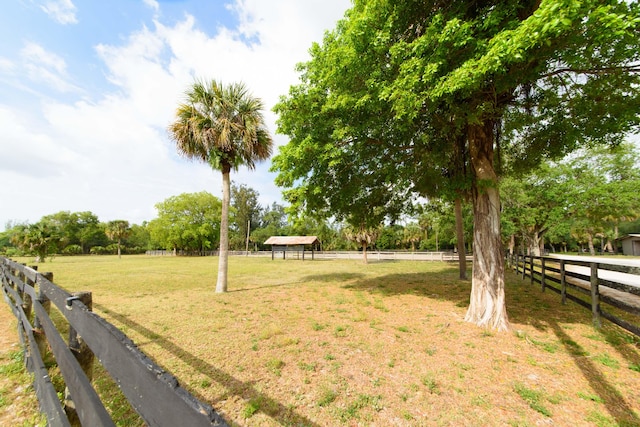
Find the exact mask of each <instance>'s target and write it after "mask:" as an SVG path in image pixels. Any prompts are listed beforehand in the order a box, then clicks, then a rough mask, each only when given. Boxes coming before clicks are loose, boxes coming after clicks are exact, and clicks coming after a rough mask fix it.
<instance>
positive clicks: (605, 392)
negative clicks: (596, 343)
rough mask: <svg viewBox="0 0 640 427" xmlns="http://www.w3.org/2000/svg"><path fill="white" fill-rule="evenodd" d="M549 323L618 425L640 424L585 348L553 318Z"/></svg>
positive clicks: (638, 419)
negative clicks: (587, 354)
mask: <svg viewBox="0 0 640 427" xmlns="http://www.w3.org/2000/svg"><path fill="white" fill-rule="evenodd" d="M547 323H548V325H549V327H550V328H551V330H553V332H554V333H555V335H556V336H557V337H558V340H559V341H560V342H561V343H562V345H563V346H564V347H565V349H566V350H567V353H569V354H571V356H572V357H573V360H574V363H575V364H576V366H577V367H578V368H579V369H580V371H582V374H583V376H584V377H585V378H586V379H587V381H588V382H589V384H590V385H591V388H592V389H593V391H594V392H595V393H597V394H598V396H599V397H600V399H602V402H603V405H604V406H605V407H606V408H607V411H608V412H609V414H610V415H611V416H612V417H613V418H614V419H615V421H616V425H621V426H622V425H634V426H635V425H640V418H639V417H638V415H636V413H635V412H633V410H632V408H631V407H629V405H628V404H627V402H626V400H625V399H624V397H623V396H622V395H621V394H620V392H619V391H618V390H617V389H616V388H615V387H614V386H613V385H612V384H611V383H610V382H609V381H607V378H606V377H605V376H604V375H603V373H602V372H600V371H599V370H598V367H597V366H596V365H595V364H594V363H593V362H592V361H591V359H589V358H588V357H585V356H584V354H585V350H584V349H583V348H582V347H581V346H580V345H579V344H577V343H576V342H575V341H573V340H572V339H571V337H570V336H569V335H567V333H566V332H565V331H564V330H563V329H562V327H561V326H560V325H559V324H558V323H556V322H554V321H552V320H548V321H547Z"/></svg>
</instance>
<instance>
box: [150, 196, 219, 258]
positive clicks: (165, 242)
mask: <svg viewBox="0 0 640 427" xmlns="http://www.w3.org/2000/svg"><path fill="white" fill-rule="evenodd" d="M156 209H157V210H158V217H157V218H156V219H154V220H152V221H151V222H149V226H148V229H149V232H150V235H151V238H152V240H153V241H154V242H155V243H156V244H157V245H159V246H161V247H164V248H165V249H168V250H172V249H177V250H185V251H191V252H197V251H204V250H207V249H211V248H213V247H215V246H216V244H217V242H218V241H219V238H220V214H221V209H222V203H221V202H220V199H218V198H217V197H215V196H213V195H211V194H210V193H208V192H206V191H202V192H199V193H183V194H180V195H178V196H172V197H169V198H168V199H166V200H164V201H163V202H160V203H157V204H156Z"/></svg>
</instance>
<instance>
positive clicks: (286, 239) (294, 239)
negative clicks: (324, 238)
mask: <svg viewBox="0 0 640 427" xmlns="http://www.w3.org/2000/svg"><path fill="white" fill-rule="evenodd" d="M318 242H319V240H318V237H317V236H271V237H269V238H268V239H267V240H266V241H265V242H264V244H265V245H313V244H314V243H318Z"/></svg>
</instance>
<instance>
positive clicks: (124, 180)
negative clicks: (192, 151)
mask: <svg viewBox="0 0 640 427" xmlns="http://www.w3.org/2000/svg"><path fill="white" fill-rule="evenodd" d="M349 6H350V0H269V1H265V0H165V1H156V0H109V1H104V2H103V1H95V0H10V1H9V2H6V4H3V10H2V14H0V129H2V132H1V134H0V152H1V154H0V199H1V200H2V203H1V204H0V230H3V229H4V227H5V225H6V224H7V222H8V221H17V222H24V221H27V222H31V223H33V222H37V221H38V220H39V219H40V218H41V217H42V216H44V215H48V214H52V213H56V212H58V211H61V210H68V211H72V212H78V211H91V212H93V213H94V214H96V215H98V217H99V218H100V220H102V221H109V220H113V219H126V220H128V221H130V222H131V223H137V224H140V223H141V222H142V221H144V220H150V219H153V218H154V217H155V215H156V211H155V208H154V205H155V204H156V203H158V202H161V201H163V200H165V199H166V198H168V197H170V196H174V195H178V194H181V193H187V192H197V191H209V192H210V193H212V194H214V195H216V196H218V197H220V195H221V178H220V176H219V175H220V174H219V172H216V171H212V170H211V169H210V168H209V167H208V166H206V165H203V164H198V163H193V162H189V161H186V160H184V159H182V158H180V157H179V156H178V155H177V154H176V151H175V148H174V147H173V145H172V143H171V142H170V141H169V139H168V137H167V132H166V127H167V125H168V124H169V123H170V122H171V120H172V117H173V113H174V110H175V107H176V106H177V104H178V102H179V101H181V100H182V94H183V93H184V91H185V90H186V88H187V87H188V86H189V84H191V83H192V82H193V79H194V77H198V78H216V79H219V80H222V81H224V82H233V81H239V80H241V81H244V82H245V83H246V84H247V86H248V87H249V88H250V89H251V90H252V92H253V94H254V95H255V96H258V97H260V98H262V99H263V101H264V102H265V105H266V108H267V111H266V112H265V116H266V119H267V122H268V125H269V128H270V130H271V132H272V134H275V115H274V114H273V113H272V112H271V111H270V110H271V108H272V107H273V105H274V104H275V103H276V102H277V100H278V97H279V96H280V95H283V94H286V93H287V91H288V89H289V86H290V85H292V84H296V82H297V78H298V76H297V74H296V72H295V70H294V66H295V64H296V63H298V62H301V61H305V60H307V59H308V53H307V52H308V49H309V47H310V46H311V43H312V42H313V41H321V39H322V35H323V33H324V31H325V30H329V29H332V28H334V26H335V23H336V21H337V20H338V19H340V18H342V17H343V15H344V12H345V11H346V9H347V8H348V7H349ZM274 136H275V141H276V144H277V145H281V144H284V143H286V138H285V137H283V136H281V135H274ZM269 166H270V162H265V163H264V164H262V165H259V167H258V168H257V170H255V171H252V172H249V171H247V170H246V169H241V170H240V171H238V172H237V173H235V174H234V173H232V180H233V181H234V182H237V183H244V184H246V185H248V186H250V187H252V188H254V189H255V190H257V191H258V192H259V193H260V195H261V197H260V201H261V203H262V204H264V205H266V204H271V203H272V202H274V201H275V202H278V203H281V202H282V201H281V197H280V189H278V188H277V187H275V185H274V184H273V179H274V175H273V174H271V173H269V172H268V169H269Z"/></svg>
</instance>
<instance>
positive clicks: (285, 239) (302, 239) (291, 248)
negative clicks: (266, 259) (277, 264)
mask: <svg viewBox="0 0 640 427" xmlns="http://www.w3.org/2000/svg"><path fill="white" fill-rule="evenodd" d="M319 243H320V241H319V240H318V237H316V236H271V237H269V238H268V239H267V240H266V241H265V242H264V244H265V245H271V259H274V255H275V253H276V252H282V259H285V258H286V255H287V252H296V253H297V254H298V258H300V252H302V260H303V261H304V251H305V248H306V247H307V246H311V259H313V255H314V252H315V246H316V244H319Z"/></svg>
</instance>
